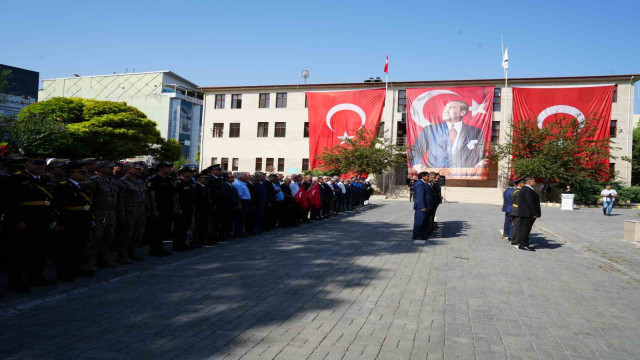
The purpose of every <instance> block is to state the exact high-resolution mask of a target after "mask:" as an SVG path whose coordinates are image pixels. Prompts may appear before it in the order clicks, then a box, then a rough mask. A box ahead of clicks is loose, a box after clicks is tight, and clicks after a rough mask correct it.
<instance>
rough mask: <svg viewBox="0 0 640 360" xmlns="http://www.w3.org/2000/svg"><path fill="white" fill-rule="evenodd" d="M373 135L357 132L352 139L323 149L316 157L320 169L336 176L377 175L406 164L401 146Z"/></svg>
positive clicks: (404, 149)
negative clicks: (336, 174) (319, 163)
mask: <svg viewBox="0 0 640 360" xmlns="http://www.w3.org/2000/svg"><path fill="white" fill-rule="evenodd" d="M376 135H377V132H373V131H368V130H365V129H361V130H359V131H358V132H357V133H356V136H355V137H354V138H352V139H347V140H345V143H346V144H344V145H336V146H335V147H333V148H331V149H325V150H324V151H323V152H322V153H321V154H320V155H318V159H319V160H320V161H321V164H322V165H321V166H320V168H321V169H323V170H325V171H327V172H330V173H338V174H363V173H369V174H381V173H382V172H384V171H388V170H391V169H393V168H395V167H396V166H397V165H400V164H406V162H407V156H406V148H405V147H401V146H397V145H394V144H393V143H392V142H391V139H389V138H379V137H377V136H376Z"/></svg>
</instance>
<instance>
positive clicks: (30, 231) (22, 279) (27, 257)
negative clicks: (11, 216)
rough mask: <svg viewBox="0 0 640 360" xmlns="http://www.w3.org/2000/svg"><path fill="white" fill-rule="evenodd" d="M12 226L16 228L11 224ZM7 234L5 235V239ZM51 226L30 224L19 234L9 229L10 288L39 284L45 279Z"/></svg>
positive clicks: (7, 249) (7, 255)
mask: <svg viewBox="0 0 640 360" xmlns="http://www.w3.org/2000/svg"><path fill="white" fill-rule="evenodd" d="M11 226H14V225H13V224H11ZM4 236H5V234H3V237H4ZM50 237H51V232H50V230H49V224H48V223H47V224H30V223H29V222H27V230H26V231H23V232H17V231H14V230H13V229H9V231H8V232H7V234H6V237H5V238H4V239H3V240H5V241H7V246H6V248H5V249H6V259H7V278H8V280H9V286H10V287H12V288H13V287H20V286H23V285H28V284H30V283H31V284H33V283H37V282H38V281H39V280H41V279H43V277H44V265H45V260H46V257H47V247H46V243H47V241H48V240H50Z"/></svg>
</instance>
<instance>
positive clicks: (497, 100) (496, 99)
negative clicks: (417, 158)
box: [493, 87, 502, 111]
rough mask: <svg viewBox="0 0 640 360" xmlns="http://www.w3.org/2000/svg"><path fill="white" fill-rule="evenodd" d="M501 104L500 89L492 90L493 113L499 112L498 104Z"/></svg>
mask: <svg viewBox="0 0 640 360" xmlns="http://www.w3.org/2000/svg"><path fill="white" fill-rule="evenodd" d="M501 103H502V89H501V88H498V87H497V88H494V89H493V111H500V104H501Z"/></svg>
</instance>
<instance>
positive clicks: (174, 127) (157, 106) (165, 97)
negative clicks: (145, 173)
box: [38, 70, 204, 161]
mask: <svg viewBox="0 0 640 360" xmlns="http://www.w3.org/2000/svg"><path fill="white" fill-rule="evenodd" d="M197 87H198V85H196V84H194V83H192V82H191V81H189V80H187V79H185V78H183V77H181V76H179V75H177V74H175V73H173V72H171V71H168V70H165V71H153V72H139V73H125V74H112V75H94V76H74V77H69V78H59V79H47V80H42V89H41V90H40V91H39V93H38V101H44V100H47V99H51V98H53V97H58V96H60V97H80V98H87V99H97V100H108V101H124V102H126V103H127V105H131V106H134V107H136V108H138V109H139V110H140V111H142V112H143V113H145V114H146V115H147V117H148V118H149V119H151V120H153V121H155V122H157V123H158V130H160V134H161V135H162V137H164V138H165V139H166V138H173V139H176V140H178V141H179V142H180V144H181V145H182V152H183V156H184V158H186V159H187V160H189V161H194V160H195V158H196V152H197V151H198V148H199V144H200V134H201V131H200V125H201V123H202V108H203V104H204V102H203V94H202V93H201V92H200V91H198V90H197Z"/></svg>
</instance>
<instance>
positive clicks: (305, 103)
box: [304, 94, 309, 109]
mask: <svg viewBox="0 0 640 360" xmlns="http://www.w3.org/2000/svg"><path fill="white" fill-rule="evenodd" d="M308 107H309V106H308V105H307V94H304V108H305V109H306V108H308Z"/></svg>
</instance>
